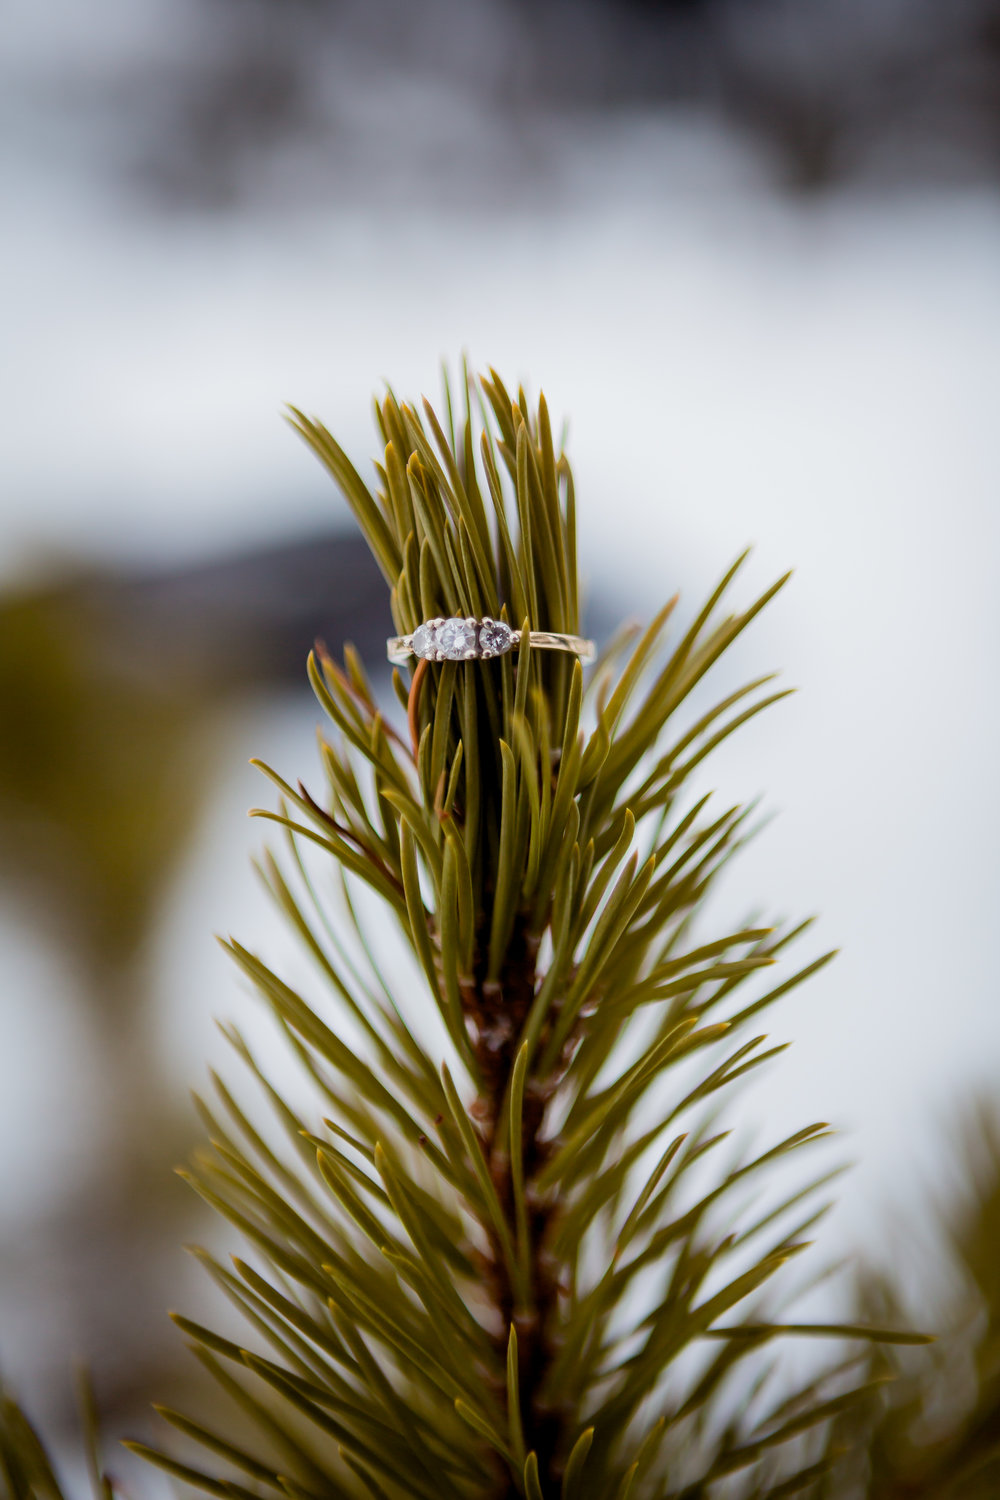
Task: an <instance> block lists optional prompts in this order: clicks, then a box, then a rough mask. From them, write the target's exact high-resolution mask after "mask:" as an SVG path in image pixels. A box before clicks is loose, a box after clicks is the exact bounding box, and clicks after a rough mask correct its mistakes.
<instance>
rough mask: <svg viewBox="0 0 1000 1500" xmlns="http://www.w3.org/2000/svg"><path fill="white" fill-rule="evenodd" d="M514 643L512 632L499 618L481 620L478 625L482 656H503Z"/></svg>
mask: <svg viewBox="0 0 1000 1500" xmlns="http://www.w3.org/2000/svg"><path fill="white" fill-rule="evenodd" d="M513 644H514V637H513V632H512V631H511V628H510V626H509V625H504V623H503V622H502V621H501V620H489V619H486V620H483V621H482V623H481V625H480V626H479V650H480V652H481V653H482V655H483V656H503V654H504V652H505V651H509V650H510V648H511V646H512V645H513Z"/></svg>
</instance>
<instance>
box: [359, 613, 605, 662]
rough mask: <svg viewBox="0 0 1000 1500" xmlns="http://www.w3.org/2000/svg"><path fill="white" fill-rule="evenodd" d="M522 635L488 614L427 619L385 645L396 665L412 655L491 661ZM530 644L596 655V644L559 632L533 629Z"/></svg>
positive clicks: (426, 658)
mask: <svg viewBox="0 0 1000 1500" xmlns="http://www.w3.org/2000/svg"><path fill="white" fill-rule="evenodd" d="M521 636H522V632H521V631H520V630H512V629H511V627H510V626H509V625H507V624H506V623H505V622H504V621H503V620H493V619H491V618H490V616H489V615H486V616H484V618H483V619H481V620H476V619H473V618H472V617H471V616H469V617H467V618H465V619H462V618H459V617H457V616H456V617H452V618H450V619H447V620H446V619H441V618H436V619H433V620H425V621H424V623H423V624H422V625H418V626H417V628H416V630H414V632H413V634H412V635H396V636H393V637H392V638H391V639H390V640H388V641H387V642H386V655H387V656H388V658H389V660H390V661H391V662H396V663H397V664H402V663H404V662H406V661H407V660H408V659H409V658H410V657H411V656H416V657H419V658H420V659H422V660H423V661H490V660H491V658H493V657H494V656H505V655H506V654H507V653H508V652H509V651H514V650H515V649H516V648H517V647H518V646H519V645H520V643H521ZM528 644H529V646H533V647H540V648H541V649H542V650H546V651H570V652H572V653H573V654H574V655H576V656H579V657H581V658H582V660H583V661H592V660H593V658H594V655H595V647H594V643H593V641H587V640H584V639H583V637H582V636H578V635H562V634H560V633H559V632H557V631H550V630H531V631H529V632H528Z"/></svg>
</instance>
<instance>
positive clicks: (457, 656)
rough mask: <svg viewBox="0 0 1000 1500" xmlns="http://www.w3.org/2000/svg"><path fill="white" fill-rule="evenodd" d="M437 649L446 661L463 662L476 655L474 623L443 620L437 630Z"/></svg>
mask: <svg viewBox="0 0 1000 1500" xmlns="http://www.w3.org/2000/svg"><path fill="white" fill-rule="evenodd" d="M437 648H438V650H439V651H440V653H441V655H442V656H443V657H445V659H446V660H447V661H465V660H466V659H467V658H468V657H470V656H475V655H476V654H477V653H476V623H475V621H473V622H472V623H471V624H470V623H469V621H468V620H445V621H444V623H443V624H442V625H439V626H438V628H437Z"/></svg>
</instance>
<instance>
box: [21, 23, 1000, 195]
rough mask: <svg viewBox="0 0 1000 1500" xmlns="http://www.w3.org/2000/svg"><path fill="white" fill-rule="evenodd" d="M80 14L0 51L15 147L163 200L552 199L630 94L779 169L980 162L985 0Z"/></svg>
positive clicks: (996, 94)
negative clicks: (728, 133) (68, 30)
mask: <svg viewBox="0 0 1000 1500" xmlns="http://www.w3.org/2000/svg"><path fill="white" fill-rule="evenodd" d="M91 21H92V33H91V35H92V40H91V46H90V50H89V54H88V56H87V57H86V58H84V59H78V58H76V57H75V56H74V55H72V54H70V53H69V52H67V51H66V50H62V51H60V48H59V45H58V37H57V36H56V37H55V40H54V44H53V46H52V47H51V48H46V50H45V58H46V60H45V61H43V62H42V63H40V64H39V62H38V56H37V53H36V55H35V56H34V57H33V59H32V62H31V65H30V67H29V68H28V69H27V71H26V72H25V73H24V75H23V76H22V74H21V73H20V72H19V71H18V62H17V53H16V52H14V53H12V54H11V56H12V58H13V59H14V61H13V63H10V62H8V63H6V64H4V63H3V62H0V84H2V91H0V97H3V98H4V108H5V110H6V113H7V118H8V120H9V122H10V126H11V128H10V130H9V132H8V133H9V135H10V138H11V141H12V142H13V146H12V149H13V150H14V151H15V152H16V153H17V154H19V155H20V156H21V157H22V162H21V170H22V172H25V171H27V172H29V173H31V174H32V175H34V174H36V173H38V172H41V173H43V174H44V173H45V172H47V171H50V170H51V169H52V167H53V165H56V166H57V167H58V165H59V164H60V163H62V162H63V161H64V160H66V159H70V160H72V161H73V162H74V163H77V164H78V165H79V167H80V168H81V171H82V175H83V176H84V177H86V175H87V174H88V173H89V174H90V175H95V174H96V176H97V177H98V178H100V177H101V176H107V175H108V174H109V173H110V174H112V175H113V176H115V177H117V178H118V179H119V180H122V181H125V182H127V183H129V184H130V185H131V187H132V188H133V189H134V190H137V191H138V192H139V193H140V194H141V195H142V196H143V197H144V198H146V199H147V200H148V201H149V202H150V203H153V204H156V205H158V206H159V207H160V208H165V209H167V210H170V211H177V210H178V209H188V210H191V211H194V212H208V211H229V210H233V209H238V208H243V207H245V206H248V205H251V206H252V205H263V206H265V207H267V208H270V209H272V210H273V209H275V208H280V209H283V210H296V209H312V208H314V207H315V206H316V205H317V204H319V205H323V206H326V207H327V208H328V209H329V210H330V211H331V212H333V213H336V211H337V209H338V208H339V207H340V205H341V204H343V203H350V202H385V201H386V199H387V198H388V199H389V200H390V201H392V202H394V203H397V204H398V206H399V207H400V208H402V207H403V206H404V205H406V206H407V207H409V206H412V205H413V204H415V203H419V204H420V205H421V206H422V207H425V206H426V204H427V202H428V200H429V199H431V200H433V201H436V202H457V203H460V204H462V205H464V206H469V207H474V206H475V204H476V203H477V202H479V201H486V200H488V201H490V202H492V203H496V202H497V201H498V200H501V201H507V200H517V199H524V198H525V197H539V196H544V197H545V198H546V199H548V200H551V198H552V195H553V192H554V191H555V192H556V193H558V191H559V190H560V188H561V185H562V182H563V178H564V176H565V172H566V167H567V161H568V159H569V156H571V154H572V146H573V142H574V141H575V140H576V139H577V138H578V137H579V138H580V139H582V140H583V139H586V132H587V130H588V129H589V128H592V127H593V125H594V124H595V123H597V124H600V122H601V121H602V120H608V121H611V120H613V119H614V118H615V117H616V116H617V117H618V118H619V119H621V120H627V119H628V118H629V117H630V116H635V115H636V114H637V113H639V112H641V114H642V117H643V122H644V123H645V124H648V123H649V119H650V116H651V115H653V113H654V112H655V114H656V116H657V117H658V118H659V119H660V120H670V119H671V118H673V119H674V120H675V121H676V122H677V123H678V126H679V130H680V133H684V132H685V131H687V132H690V130H691V126H692V121H693V120H694V119H695V118H697V119H699V120H701V121H702V122H705V121H713V120H714V121H716V122H725V123H726V124H728V125H729V126H730V127H731V128H732V130H733V133H734V134H735V135H736V136H737V137H738V136H743V137H744V138H746V139H749V140H751V141H754V142H756V143H757V144H758V146H760V147H761V148H762V149H763V153H764V156H765V158H766V159H769V160H770V162H771V164H772V167H773V174H774V176H775V177H776V178H777V179H778V180H779V181H781V182H782V183H783V184H784V185H785V186H786V187H787V188H788V189H790V190H793V191H814V190H817V189H820V188H823V187H826V186H828V185H831V184H835V183H841V182H846V181H860V182H867V183H871V184H878V185H884V184H887V183H914V182H918V183H958V184H966V183H969V182H975V181H996V180H997V178H998V177H1000V42H998V37H1000V0H957V3H955V4H941V3H940V0H809V3H804V0H428V3H426V4H424V5H421V6H419V7H415V6H413V5H411V4H409V3H408V0H381V3H380V4H378V5H371V4H370V3H368V0H192V3H191V4H190V5H188V6H185V7H183V8H179V9H175V10H173V11H171V12H170V15H169V24H168V25H166V24H165V17H164V14H163V13H162V12H161V11H160V10H159V9H158V6H157V3H156V0H139V3H138V4H137V5H136V7H135V10H134V14H133V17H132V22H131V26H132V31H133V33H134V36H135V37H137V38H138V43H136V42H135V41H133V43H132V45H131V46H125V47H124V48H122V47H120V46H118V45H116V36H115V33H114V28H115V12H114V9H113V7H112V8H109V9H108V11H107V14H105V12H104V11H103V9H102V7H101V6H97V7H96V8H94V10H93V12H92V15H91ZM102 28H104V30H105V32H106V41H105V42H104V43H103V44H102ZM29 50H30V49H29ZM663 149H664V151H665V152H666V151H669V149H670V147H669V145H668V144H665V145H664V148H663Z"/></svg>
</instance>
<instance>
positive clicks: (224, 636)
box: [82, 533, 391, 690]
mask: <svg viewBox="0 0 1000 1500" xmlns="http://www.w3.org/2000/svg"><path fill="white" fill-rule="evenodd" d="M82 592H83V595H84V596H85V597H86V598H87V600H88V602H89V604H90V606H91V607H92V608H93V610H94V612H95V614H96V615H97V616H98V617H99V618H100V620H101V621H102V625H103V629H104V632H105V635H106V639H107V643H108V646H109V647H110V645H111V642H112V641H115V642H117V643H118V645H117V647H116V648H115V649H124V650H125V651H127V653H128V654H129V656H130V658H131V659H132V660H133V661H134V662H137V663H142V664H143V669H144V670H145V669H146V668H148V667H149V666H152V665H155V666H156V667H157V669H159V668H160V667H161V666H165V667H166V668H167V669H168V670H169V671H170V672H171V673H180V674H183V675H184V676H186V677H189V678H199V679H202V680H205V681H207V682H211V683H212V684H213V686H215V687H216V688H217V689H223V690H232V689H234V688H235V689H240V690H242V689H245V688H247V687H264V686H269V685H286V684H293V683H296V682H302V681H304V672H305V659H306V656H307V655H308V653H309V651H310V649H311V647H312V644H313V642H314V641H315V640H316V638H317V636H318V637H320V638H321V639H323V640H325V641H326V642H327V644H328V645H329V647H330V648H331V650H338V651H339V649H340V647H341V645H342V644H343V643H344V641H345V640H350V641H351V642H352V643H353V644H354V645H355V646H357V648H358V650H359V651H360V652H361V654H362V655H363V656H365V657H367V658H368V659H369V661H371V662H372V663H373V665H374V666H376V667H377V666H378V665H380V664H381V663H382V662H383V661H384V658H385V640H386V636H387V635H388V634H391V621H390V618H389V605H388V590H387V588H386V585H385V583H384V581H383V579H382V575H381V573H380V572H379V570H378V567H377V566H376V564H375V562H374V561H373V560H372V556H371V553H370V552H369V550H368V547H367V546H366V545H365V543H364V541H362V539H361V537H360V536H355V535H353V534H350V533H348V534H334V535H330V534H325V535H321V536H316V537H310V538H307V539H305V540H302V541H296V542H286V543H282V544H280V545H277V546H272V547H268V548H266V549H264V550H261V551H258V552H248V553H245V554H243V555H242V556H236V557H228V558H225V559H223V560H221V561H218V562H210V563H202V564H199V565H198V566H196V567H191V568H184V569H180V570H177V571H174V572H162V571H161V572H155V573H154V572H149V573H138V574H133V575H130V576H124V577H118V578H114V577H109V578H104V579H99V580H94V581H93V582H91V583H88V584H85V585H84V586H83V590H82Z"/></svg>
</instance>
